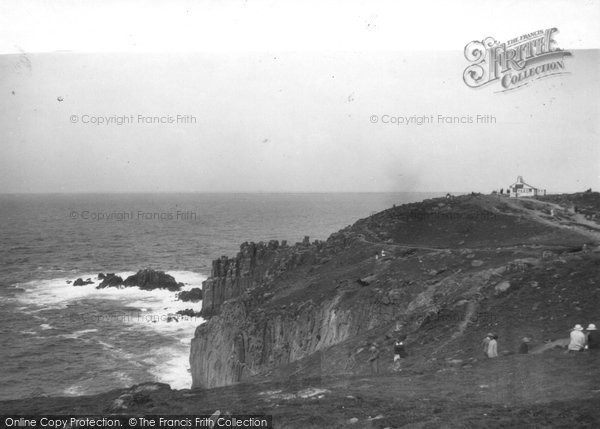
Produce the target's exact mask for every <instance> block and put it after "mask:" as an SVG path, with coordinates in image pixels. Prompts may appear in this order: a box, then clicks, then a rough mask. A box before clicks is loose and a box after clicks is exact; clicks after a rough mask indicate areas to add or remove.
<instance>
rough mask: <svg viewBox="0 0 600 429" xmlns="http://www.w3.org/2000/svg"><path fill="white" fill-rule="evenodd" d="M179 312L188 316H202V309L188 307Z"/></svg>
mask: <svg viewBox="0 0 600 429" xmlns="http://www.w3.org/2000/svg"><path fill="white" fill-rule="evenodd" d="M177 314H181V315H182V316H187V317H201V312H200V311H194V310H192V309H191V308H186V309H185V310H179V311H178V312H177Z"/></svg>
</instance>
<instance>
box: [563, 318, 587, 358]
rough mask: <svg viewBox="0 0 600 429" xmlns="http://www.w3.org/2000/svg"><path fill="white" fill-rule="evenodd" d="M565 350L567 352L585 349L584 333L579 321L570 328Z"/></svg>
mask: <svg viewBox="0 0 600 429" xmlns="http://www.w3.org/2000/svg"><path fill="white" fill-rule="evenodd" d="M567 350H568V351H569V352H582V351H584V350H585V334H584V333H583V326H581V325H580V324H579V323H578V324H576V325H575V326H574V327H573V329H572V330H571V341H570V342H569V347H568V348H567Z"/></svg>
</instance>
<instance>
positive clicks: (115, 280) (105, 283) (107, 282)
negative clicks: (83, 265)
mask: <svg viewBox="0 0 600 429" xmlns="http://www.w3.org/2000/svg"><path fill="white" fill-rule="evenodd" d="M122 284H123V279H122V278H121V276H117V275H115V274H114V273H108V274H106V275H105V276H104V280H102V283H100V284H99V285H98V286H96V289H104V288H105V287H118V286H121V285H122Z"/></svg>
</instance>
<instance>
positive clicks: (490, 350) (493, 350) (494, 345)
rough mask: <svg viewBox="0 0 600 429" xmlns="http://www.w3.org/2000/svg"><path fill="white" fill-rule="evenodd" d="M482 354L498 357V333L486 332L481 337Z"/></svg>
mask: <svg viewBox="0 0 600 429" xmlns="http://www.w3.org/2000/svg"><path fill="white" fill-rule="evenodd" d="M482 345H483V354H484V356H486V357H489V358H496V357H498V335H497V334H493V333H491V332H490V333H488V334H487V335H486V336H485V337H484V338H483V342H482Z"/></svg>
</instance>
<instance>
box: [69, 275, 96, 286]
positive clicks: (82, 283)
mask: <svg viewBox="0 0 600 429" xmlns="http://www.w3.org/2000/svg"><path fill="white" fill-rule="evenodd" d="M69 283H70V282H69ZM91 284H94V282H93V281H92V280H91V279H87V280H85V281H84V280H83V279H82V278H81V277H80V278H78V279H77V280H75V281H74V282H73V286H85V285H91Z"/></svg>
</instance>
